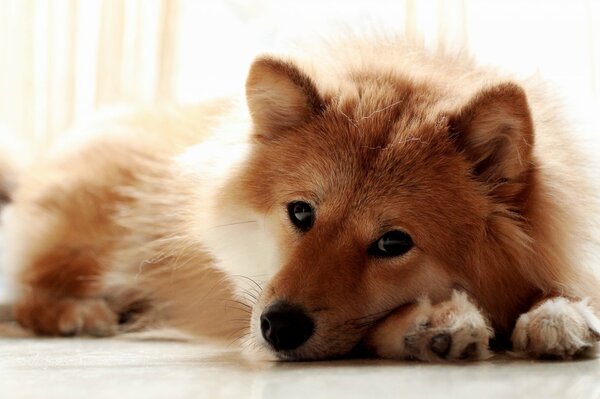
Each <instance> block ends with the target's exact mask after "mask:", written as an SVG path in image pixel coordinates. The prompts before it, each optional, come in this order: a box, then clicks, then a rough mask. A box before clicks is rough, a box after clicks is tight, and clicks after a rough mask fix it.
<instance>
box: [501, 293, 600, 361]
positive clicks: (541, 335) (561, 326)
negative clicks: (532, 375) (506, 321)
mask: <svg viewBox="0 0 600 399" xmlns="http://www.w3.org/2000/svg"><path fill="white" fill-rule="evenodd" d="M598 340H600V320H598V318H597V317H596V315H595V314H594V312H593V311H592V308H591V307H590V306H589V304H588V303H587V301H585V300H583V301H579V302H573V301H570V300H569V299H567V298H562V297H558V298H553V299H548V300H546V301H544V302H542V303H541V304H540V305H538V306H537V307H535V308H533V309H532V310H530V311H529V312H527V313H524V314H522V315H521V316H520V317H519V319H518V320H517V324H516V325H515V329H514V331H513V333H512V343H513V350H514V351H515V352H516V354H518V355H529V356H533V357H538V358H558V359H569V358H573V357H579V356H586V355H590V354H593V353H594V351H595V349H596V343H597V342H598Z"/></svg>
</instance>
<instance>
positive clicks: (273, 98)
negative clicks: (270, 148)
mask: <svg viewBox="0 0 600 399" xmlns="http://www.w3.org/2000/svg"><path fill="white" fill-rule="evenodd" d="M246 99H247V101H248V107H249V109H250V114H251V115H252V120H253V122H254V125H255V136H256V137H257V138H259V139H268V138H271V137H276V136H277V135H279V134H281V133H283V132H284V131H286V130H289V129H290V128H293V127H295V126H298V125H300V124H301V123H303V122H304V121H306V120H308V119H309V118H311V117H312V116H314V115H317V114H318V113H320V112H321V111H322V110H323V108H324V105H323V100H322V99H321V97H320V96H319V93H318V91H317V88H316V86H315V84H314V83H313V81H312V79H311V78H310V77H309V76H308V75H306V74H305V73H304V72H302V71H301V70H300V69H299V68H298V67H297V66H296V65H294V64H293V63H292V62H289V61H282V60H278V59H275V58H272V57H261V58H259V59H257V60H256V61H254V63H253V64H252V66H251V67H250V73H249V74H248V79H247V81H246Z"/></svg>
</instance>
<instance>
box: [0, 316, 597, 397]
mask: <svg viewBox="0 0 600 399" xmlns="http://www.w3.org/2000/svg"><path fill="white" fill-rule="evenodd" d="M1 327H2V326H0V335H5V336H7V335H19V334H12V332H11V331H8V332H7V330H6V329H5V331H4V333H3V332H2V328H1ZM0 398H2V399H13V398H14V399H17V398H44V399H46V398H48V399H53V398H57V399H58V398H60V399H70V398H77V399H81V398H84V399H95V398H102V399H106V398H144V399H148V398H160V399H177V398H209V399H217V398H236V399H245V398H285V399H294V398H302V399H318V398H327V399H334V398H344V399H352V398H419V399H432V398H444V399H447V398H460V399H468V398H502V399H516V398H545V399H548V398H568V399H576V398H600V359H599V360H596V359H594V360H585V361H577V362H563V363H559V362H530V361H515V360H507V359H499V360H494V361H490V362H484V363H478V364H467V365H431V364H421V363H413V362H410V363H401V362H386V361H374V360H373V361H371V360H360V361H358V360H357V361H336V362H313V363H276V362H252V361H249V360H246V359H244V358H243V357H242V356H241V355H240V354H239V353H238V352H237V351H236V350H235V349H233V348H223V347H218V346H214V345H207V344H198V343H190V342H182V341H175V340H171V341H166V340H158V339H155V340H142V339H132V338H127V339H126V338H117V339H40V338H28V337H11V338H8V337H7V338H0Z"/></svg>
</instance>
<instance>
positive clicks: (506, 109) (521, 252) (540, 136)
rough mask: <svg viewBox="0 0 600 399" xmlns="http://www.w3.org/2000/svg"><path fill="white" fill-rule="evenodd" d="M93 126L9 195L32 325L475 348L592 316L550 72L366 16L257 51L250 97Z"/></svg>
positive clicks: (556, 337) (572, 352) (557, 336)
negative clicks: (362, 21)
mask: <svg viewBox="0 0 600 399" xmlns="http://www.w3.org/2000/svg"><path fill="white" fill-rule="evenodd" d="M91 133H92V134H90V135H86V134H84V132H81V131H79V132H77V133H76V134H75V135H74V136H72V137H75V138H78V139H79V138H81V137H87V138H85V139H80V140H79V141H78V142H77V143H73V142H72V141H69V140H65V143H66V144H64V145H58V147H57V149H55V150H53V151H50V152H49V153H48V154H47V155H46V156H45V157H44V159H42V160H39V161H38V162H35V164H34V165H32V166H31V167H29V168H27V169H26V170H24V171H23V172H22V173H21V175H20V176H19V178H18V180H17V184H16V188H14V189H13V190H10V192H9V193H8V196H7V198H9V199H10V203H9V204H8V205H7V206H6V207H5V209H4V213H3V220H2V224H3V229H4V230H5V235H6V243H5V253H4V263H5V266H6V267H7V269H8V270H9V271H10V273H11V275H12V276H13V277H14V279H15V281H16V282H17V284H16V286H17V288H18V289H17V297H16V300H15V305H14V315H15V318H16V320H17V321H19V322H20V323H21V324H22V325H23V326H24V327H26V328H29V329H31V330H33V331H34V332H36V333H39V334H49V335H77V334H88V335H98V336H104V335H112V334H115V333H117V332H119V331H122V330H128V329H131V328H143V327H145V326H148V325H155V324H156V323H167V324H170V325H173V326H176V327H179V328H182V329H184V330H187V331H191V332H194V333H197V334H203V335H206V336H213V337H227V336H230V337H234V338H235V335H236V334H237V335H238V338H240V341H239V342H245V343H246V344H247V345H250V346H255V347H258V348H261V349H262V350H263V351H265V352H268V353H271V354H273V355H275V357H277V358H279V359H282V360H310V359H324V358H334V357H340V356H345V355H347V354H349V353H351V352H352V351H353V350H354V349H356V348H357V347H360V348H363V349H367V350H368V351H369V352H370V353H371V354H374V355H376V356H380V357H386V358H397V359H417V360H424V361H441V360H459V359H472V360H479V359H486V358H488V357H489V356H490V355H491V351H490V342H491V340H492V339H493V337H495V338H497V341H498V342H501V341H503V340H505V341H508V342H511V343H512V350H513V351H514V352H516V353H520V354H523V355H526V356H531V357H556V358H572V357H576V356H580V355H587V354H590V353H593V351H594V349H595V345H596V342H597V341H598V339H599V338H600V321H599V319H598V317H597V313H596V311H597V310H598V306H599V305H600V303H599V302H598V295H597V291H598V287H600V285H598V281H597V280H596V277H595V276H594V275H593V274H592V272H591V271H589V270H588V269H587V266H586V258H585V257H584V256H583V254H584V253H585V251H586V248H587V247H586V246H587V245H588V243H591V242H592V241H593V228H594V217H595V216H596V214H597V206H596V203H597V198H595V193H594V187H593V185H592V184H591V183H590V181H591V178H590V177H589V176H587V175H586V173H588V172H587V169H586V162H585V161H584V160H583V158H582V157H583V155H582V154H581V153H580V152H579V151H578V150H577V148H576V145H575V144H574V143H573V141H574V140H573V138H572V132H570V127H569V126H568V124H566V123H565V121H564V120H563V118H562V116H561V113H560V112H559V108H558V107H557V103H556V100H555V99H554V98H552V96H551V95H550V94H549V92H548V91H547V90H546V89H545V87H544V85H543V84H542V83H540V82H538V81H537V80H535V79H529V80H516V79H512V78H509V77H506V76H503V75H502V74H500V73H497V72H496V71H495V70H492V69H489V68H483V67H480V66H477V65H476V64H475V63H474V62H473V61H472V60H471V58H470V57H468V56H465V55H451V54H448V53H446V52H443V51H430V50H426V49H424V48H423V47H422V46H419V45H416V44H414V43H409V42H407V41H405V40H402V39H365V40H361V39H352V40H349V41H347V42H339V43H335V44H333V43H330V44H324V45H322V46H319V50H314V51H312V52H306V53H304V54H296V55H295V56H275V55H268V56H262V57H260V58H258V59H256V60H255V61H254V62H253V64H252V66H251V68H250V71H249V74H248V78H247V83H246V104H241V103H239V102H237V101H236V100H235V99H232V100H228V99H223V100H215V101H212V102H208V103H205V104H202V105H199V106H195V107H178V108H176V107H171V108H169V107H162V108H160V109H147V110H139V111H138V112H135V113H130V114H126V115H122V116H121V117H117V118H114V119H112V120H109V121H105V122H102V123H98V124H97V125H95V127H94V128H93V131H92V132H91ZM96 133H97V134H96ZM255 280H259V281H260V283H256V284H255V283H254V281H255ZM242 282H247V284H242ZM240 287H242V288H243V287H245V288H246V289H242V288H240ZM249 287H253V288H249ZM246 331H247V334H246V335H244V333H245V332H246Z"/></svg>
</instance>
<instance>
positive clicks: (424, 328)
mask: <svg viewBox="0 0 600 399" xmlns="http://www.w3.org/2000/svg"><path fill="white" fill-rule="evenodd" d="M492 335H493V333H492V329H491V327H490V326H489V323H488V322H487V320H486V318H485V317H484V316H483V315H482V314H481V312H480V311H479V309H477V307H476V306H475V305H474V304H473V303H472V302H471V301H470V300H469V299H468V297H467V295H466V294H465V293H463V292H458V291H454V292H453V294H452V298H451V299H450V300H448V301H445V302H441V303H438V304H435V305H432V304H431V303H430V302H429V301H428V300H421V301H420V302H418V303H415V304H411V305H408V306H405V307H402V308H400V309H398V310H397V311H395V312H394V313H393V314H391V315H390V316H388V317H387V318H386V319H384V320H383V321H382V322H381V323H379V324H378V325H377V326H375V328H374V329H373V330H372V331H371V332H370V334H369V335H368V337H367V339H366V345H367V347H368V348H369V349H371V350H372V351H373V352H374V353H375V354H376V355H378V356H380V357H384V358H393V359H418V360H425V361H440V360H481V359H486V358H488V357H490V352H489V349H488V347H489V340H490V337H491V336H492Z"/></svg>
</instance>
